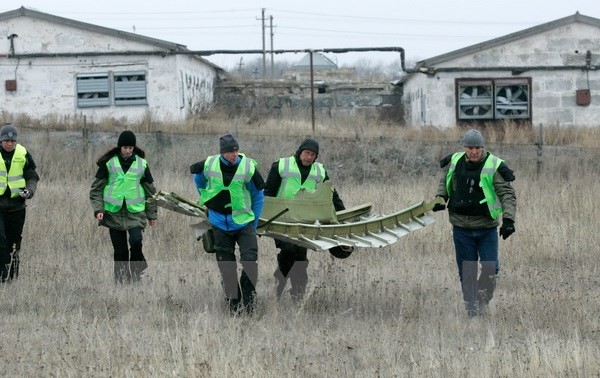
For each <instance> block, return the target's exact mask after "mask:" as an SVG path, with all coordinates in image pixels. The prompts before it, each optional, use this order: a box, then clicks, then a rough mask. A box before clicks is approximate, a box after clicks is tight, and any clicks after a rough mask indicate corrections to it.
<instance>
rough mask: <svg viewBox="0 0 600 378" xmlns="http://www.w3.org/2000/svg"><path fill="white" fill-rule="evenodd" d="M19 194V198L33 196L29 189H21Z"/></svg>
mask: <svg viewBox="0 0 600 378" xmlns="http://www.w3.org/2000/svg"><path fill="white" fill-rule="evenodd" d="M19 195H20V196H21V198H25V199H29V198H31V197H33V192H32V191H31V190H29V189H23V190H21V191H20V192H19Z"/></svg>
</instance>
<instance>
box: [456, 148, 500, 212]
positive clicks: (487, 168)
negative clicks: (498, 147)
mask: <svg viewBox="0 0 600 378" xmlns="http://www.w3.org/2000/svg"><path fill="white" fill-rule="evenodd" d="M464 155H465V153H464V152H457V153H455V154H454V155H452V160H451V161H450V169H449V170H448V174H447V175H446V192H447V193H448V196H450V195H451V194H452V177H453V176H454V171H455V170H456V165H457V164H458V162H459V161H460V159H462V157H463V156H464ZM502 162H504V160H502V159H500V158H498V157H496V156H494V155H492V154H490V155H489V156H488V158H487V160H486V161H485V163H484V164H483V168H482V169H481V174H480V176H479V186H480V187H481V189H482V190H483V195H484V199H482V200H481V201H480V202H479V203H484V202H485V203H487V207H488V210H489V212H490V216H491V217H492V219H497V218H498V217H499V216H500V214H502V203H501V202H500V198H499V197H498V195H497V194H496V190H495V189H494V173H496V171H497V170H498V167H500V164H502Z"/></svg>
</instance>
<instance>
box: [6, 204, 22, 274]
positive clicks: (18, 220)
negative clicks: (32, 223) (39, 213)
mask: <svg viewBox="0 0 600 378" xmlns="http://www.w3.org/2000/svg"><path fill="white" fill-rule="evenodd" d="M24 224H25V209H24V208H23V209H21V210H17V211H2V210H0V281H1V282H5V281H6V280H8V279H12V278H16V277H17V276H18V275H19V250H20V249H21V234H22V233H23V225H24Z"/></svg>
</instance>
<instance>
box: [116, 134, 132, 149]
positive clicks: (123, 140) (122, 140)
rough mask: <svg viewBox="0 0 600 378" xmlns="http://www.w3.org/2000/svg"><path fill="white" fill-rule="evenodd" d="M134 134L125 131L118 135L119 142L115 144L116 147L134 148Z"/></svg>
mask: <svg viewBox="0 0 600 378" xmlns="http://www.w3.org/2000/svg"><path fill="white" fill-rule="evenodd" d="M135 143H136V141H135V134H134V133H133V131H129V130H125V131H123V132H122V133H121V135H119V141H118V142H117V146H118V147H123V146H131V147H135Z"/></svg>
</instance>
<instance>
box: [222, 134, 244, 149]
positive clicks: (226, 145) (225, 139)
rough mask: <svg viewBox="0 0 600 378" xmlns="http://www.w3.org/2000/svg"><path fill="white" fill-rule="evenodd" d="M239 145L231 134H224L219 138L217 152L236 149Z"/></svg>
mask: <svg viewBox="0 0 600 378" xmlns="http://www.w3.org/2000/svg"><path fill="white" fill-rule="evenodd" d="M239 149H240V145H239V144H238V142H237V140H235V137H234V136H233V135H231V134H225V135H223V136H222V137H221V138H220V139H219V153H221V154H224V153H225V152H233V151H238V150H239Z"/></svg>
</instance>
